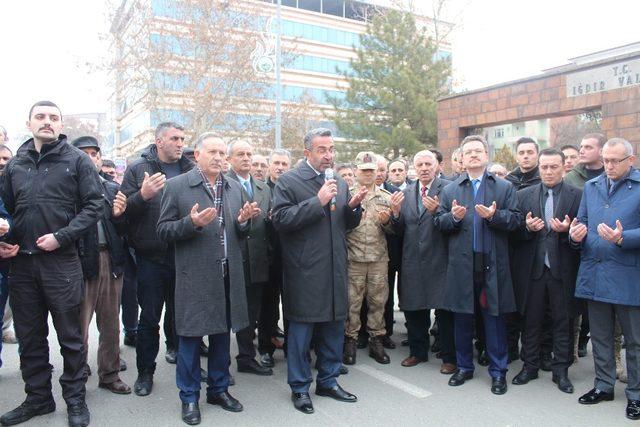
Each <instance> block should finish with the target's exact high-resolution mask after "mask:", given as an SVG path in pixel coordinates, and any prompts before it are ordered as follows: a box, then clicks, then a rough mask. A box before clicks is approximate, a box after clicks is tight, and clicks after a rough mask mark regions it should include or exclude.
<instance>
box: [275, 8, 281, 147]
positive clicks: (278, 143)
mask: <svg viewBox="0 0 640 427" xmlns="http://www.w3.org/2000/svg"><path fill="white" fill-rule="evenodd" d="M281 6H282V0H278V5H277V6H276V148H282V84H281V81H280V66H281V63H282V57H281V56H282V48H281V45H280V42H281V40H280V37H281V34H282V16H281V14H280V9H281Z"/></svg>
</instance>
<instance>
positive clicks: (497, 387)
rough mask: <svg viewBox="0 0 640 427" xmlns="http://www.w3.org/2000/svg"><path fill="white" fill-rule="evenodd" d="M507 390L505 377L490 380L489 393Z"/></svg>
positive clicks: (501, 392) (499, 392)
mask: <svg viewBox="0 0 640 427" xmlns="http://www.w3.org/2000/svg"><path fill="white" fill-rule="evenodd" d="M506 392H507V379H506V378H505V377H497V378H493V379H492V380H491V393H493V394H505V393H506Z"/></svg>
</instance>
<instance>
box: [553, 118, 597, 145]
mask: <svg viewBox="0 0 640 427" xmlns="http://www.w3.org/2000/svg"><path fill="white" fill-rule="evenodd" d="M601 120H602V114H601V113H600V111H591V112H587V113H584V114H579V115H577V116H573V117H559V118H556V119H554V118H552V119H550V125H549V130H550V132H549V133H550V138H549V142H550V145H551V146H554V147H560V146H562V145H565V144H572V145H578V144H580V140H581V139H582V137H583V136H584V135H586V134H587V133H591V132H599V131H600V121H601Z"/></svg>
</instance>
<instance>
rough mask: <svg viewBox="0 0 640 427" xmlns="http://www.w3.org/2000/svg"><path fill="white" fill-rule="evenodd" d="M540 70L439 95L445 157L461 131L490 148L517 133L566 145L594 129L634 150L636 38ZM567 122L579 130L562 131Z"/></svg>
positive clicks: (639, 142)
mask: <svg viewBox="0 0 640 427" xmlns="http://www.w3.org/2000/svg"><path fill="white" fill-rule="evenodd" d="M569 61H570V62H569V64H566V65H562V66H559V67H555V68H552V69H549V70H544V71H543V72H542V73H541V74H540V75H537V76H533V77H529V78H525V79H520V80H516V81H512V82H507V83H502V84H498V85H494V86H490V87H487V88H482V89H477V90H473V91H469V92H464V93H459V94H455V95H452V96H449V97H446V98H444V99H441V100H439V101H438V145H439V147H440V149H441V150H442V152H443V153H444V154H445V159H447V162H448V161H449V160H448V159H449V158H450V154H451V153H452V152H453V150H455V149H456V148H457V147H458V145H459V143H460V141H461V140H462V139H463V138H464V137H465V136H467V135H470V134H473V133H481V134H483V135H484V136H485V137H486V138H487V141H488V143H489V145H490V150H491V151H495V150H497V149H500V148H501V147H502V146H504V145H508V144H511V145H510V146H511V147H514V144H515V141H516V140H517V138H518V137H520V136H531V137H534V138H536V139H538V141H539V142H542V144H541V145H542V146H543V147H546V146H553V145H561V144H567V143H572V144H574V145H579V144H580V140H581V135H583V134H585V133H589V132H593V131H595V130H598V131H600V132H602V133H603V134H605V135H606V136H607V138H613V137H621V138H625V139H627V140H628V141H629V142H631V143H632V144H633V145H634V147H635V150H636V152H637V150H638V149H640V42H638V43H633V44H629V45H625V46H621V47H617V48H613V49H609V50H605V51H602V52H596V53H593V54H589V55H584V56H581V57H578V58H572V59H570V60H569ZM568 121H574V124H575V126H577V129H579V130H580V129H583V130H584V132H583V133H580V132H574V133H573V135H572V134H571V133H570V132H563V129H567V128H568V126H567V122H568Z"/></svg>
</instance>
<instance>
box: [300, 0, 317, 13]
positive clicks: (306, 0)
mask: <svg viewBox="0 0 640 427" xmlns="http://www.w3.org/2000/svg"><path fill="white" fill-rule="evenodd" d="M321 4H322V2H321V0H298V9H304V10H310V11H312V12H321V11H322V6H321Z"/></svg>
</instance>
